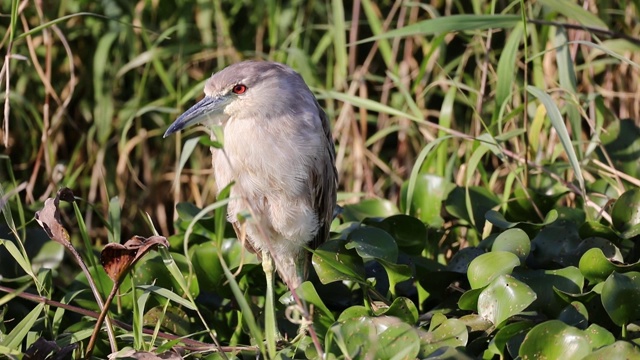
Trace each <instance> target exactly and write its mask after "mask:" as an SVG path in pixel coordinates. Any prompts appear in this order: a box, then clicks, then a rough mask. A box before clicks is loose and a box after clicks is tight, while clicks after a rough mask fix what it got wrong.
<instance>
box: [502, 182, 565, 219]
mask: <svg viewBox="0 0 640 360" xmlns="http://www.w3.org/2000/svg"><path fill="white" fill-rule="evenodd" d="M565 193H566V192H558V193H555V194H548V193H547V192H546V191H541V190H536V189H531V188H528V189H526V190H525V189H523V188H521V187H517V188H516V189H515V190H514V191H513V194H512V196H511V197H510V198H509V200H508V202H507V211H506V213H505V216H506V218H508V219H510V220H511V221H513V222H522V223H532V221H531V220H532V219H540V215H541V214H542V215H544V214H549V212H550V211H552V210H554V208H555V207H556V206H555V205H556V203H557V202H558V199H560V198H561V197H562V196H564V194H565ZM534 204H535V207H534ZM536 209H537V210H536ZM547 217H548V215H546V216H545V219H544V220H543V221H544V222H545V223H547V224H548V223H549V222H548V221H547V219H546V218H547ZM533 223H534V224H535V222H533Z"/></svg>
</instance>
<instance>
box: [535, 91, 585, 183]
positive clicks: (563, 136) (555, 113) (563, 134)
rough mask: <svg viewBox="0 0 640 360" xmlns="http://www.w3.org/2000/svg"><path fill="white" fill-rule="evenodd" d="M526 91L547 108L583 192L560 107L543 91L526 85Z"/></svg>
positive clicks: (579, 172)
mask: <svg viewBox="0 0 640 360" xmlns="http://www.w3.org/2000/svg"><path fill="white" fill-rule="evenodd" d="M527 91H528V92H529V93H530V94H531V95H533V96H535V97H536V98H538V100H540V102H541V103H542V104H543V105H544V107H545V108H546V109H547V114H548V115H549V119H550V120H551V125H552V126H553V128H554V129H555V130H556V132H557V133H558V138H560V143H561V144H562V147H563V148H564V151H565V152H566V154H567V158H568V159H569V164H570V165H571V168H573V172H574V173H575V177H576V179H577V180H578V183H579V184H580V189H581V190H582V191H583V193H584V177H583V176H582V171H581V170H580V163H579V162H578V157H577V156H576V152H575V150H574V148H573V144H572V143H571V138H570V137H569V131H568V130H567V126H566V125H565V123H564V121H563V119H562V115H561V114H560V109H558V107H557V106H556V104H555V103H554V102H553V99H551V97H550V96H549V95H548V94H547V93H545V92H544V91H542V90H540V89H538V88H536V87H533V86H527Z"/></svg>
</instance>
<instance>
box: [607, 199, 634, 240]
mask: <svg viewBox="0 0 640 360" xmlns="http://www.w3.org/2000/svg"><path fill="white" fill-rule="evenodd" d="M611 220H612V221H613V227H614V228H615V229H616V230H618V231H619V232H620V233H621V235H622V237H623V238H625V239H630V238H632V237H634V236H636V235H638V234H640V188H633V189H630V190H627V191H625V192H624V193H623V194H622V195H620V197H619V198H618V200H616V202H615V203H614V204H613V208H612V210H611Z"/></svg>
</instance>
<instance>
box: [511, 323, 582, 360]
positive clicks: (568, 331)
mask: <svg viewBox="0 0 640 360" xmlns="http://www.w3.org/2000/svg"><path fill="white" fill-rule="evenodd" d="M590 352H591V344H589V338H588V337H587V336H586V335H585V334H584V332H582V330H579V329H576V328H575V327H572V326H569V325H567V324H565V323H563V322H562V321H560V320H549V321H545V322H543V323H541V324H538V325H536V326H535V327H533V329H531V331H529V333H527V336H526V337H525V339H524V341H523V342H522V346H520V351H519V352H518V354H519V355H520V357H521V358H522V359H523V360H534V359H563V360H580V359H582V358H584V357H585V356H587V355H588V354H589V353H590Z"/></svg>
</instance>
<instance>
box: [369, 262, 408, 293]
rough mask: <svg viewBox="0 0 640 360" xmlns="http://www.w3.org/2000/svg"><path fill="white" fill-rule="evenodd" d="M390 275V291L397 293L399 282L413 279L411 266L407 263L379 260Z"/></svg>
mask: <svg viewBox="0 0 640 360" xmlns="http://www.w3.org/2000/svg"><path fill="white" fill-rule="evenodd" d="M377 261H378V262H379V263H380V265H382V267H384V270H385V271H386V272H387V276H388V277H389V291H391V293H392V294H395V287H396V285H397V284H398V283H400V282H402V281H405V280H409V279H411V275H412V272H411V268H410V267H409V266H408V265H405V264H395V263H392V262H389V261H385V260H382V259H378V260H377Z"/></svg>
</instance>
